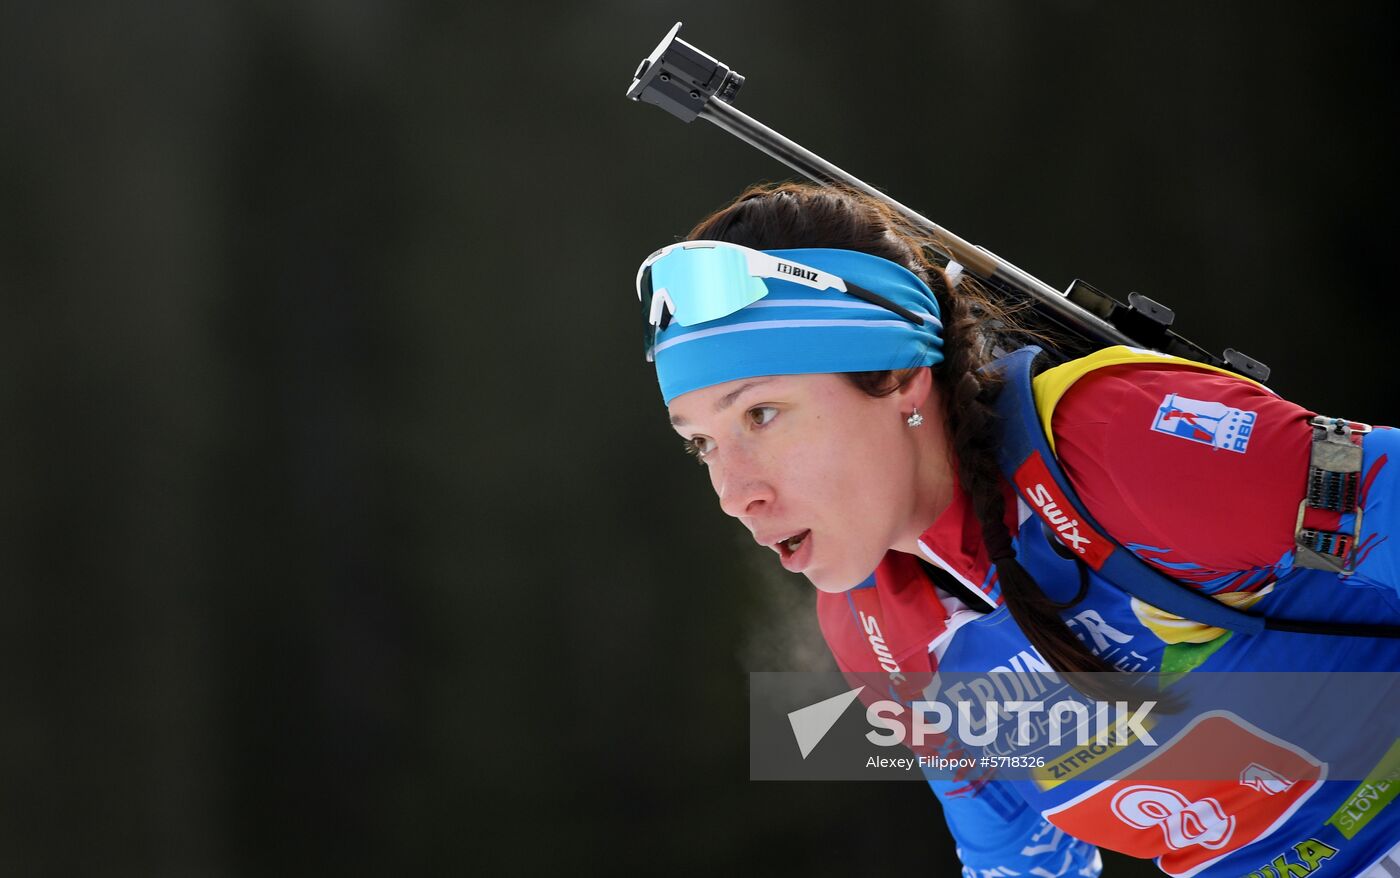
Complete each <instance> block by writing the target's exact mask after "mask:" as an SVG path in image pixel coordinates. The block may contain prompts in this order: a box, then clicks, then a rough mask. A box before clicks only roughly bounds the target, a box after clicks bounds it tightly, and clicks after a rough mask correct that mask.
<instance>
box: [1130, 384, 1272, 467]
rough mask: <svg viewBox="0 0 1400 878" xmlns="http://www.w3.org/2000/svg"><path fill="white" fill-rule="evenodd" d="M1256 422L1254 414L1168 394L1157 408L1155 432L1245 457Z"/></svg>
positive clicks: (1256, 415)
mask: <svg viewBox="0 0 1400 878" xmlns="http://www.w3.org/2000/svg"><path fill="white" fill-rule="evenodd" d="M1257 418H1258V414H1257V413H1255V412H1246V411H1241V410H1240V409H1232V408H1230V407H1229V406H1227V405H1225V403H1223V402H1208V401H1206V400H1200V399H1188V398H1186V397H1184V396H1178V395H1177V394H1175V393H1168V394H1167V395H1166V396H1165V397H1163V399H1162V404H1161V405H1160V406H1158V408H1157V415H1156V417H1155V418H1154V419H1153V421H1152V429H1153V430H1154V431H1156V432H1158V433H1166V434H1167V435H1168V436H1176V437H1177V438H1179V439H1189V440H1191V441H1192V442H1199V443H1201V444H1202V445H1209V446H1211V447H1213V448H1223V449H1225V450H1226V451H1238V452H1239V453H1240V454H1244V452H1245V451H1246V450H1247V449H1248V448H1249V435H1250V433H1252V432H1253V431H1254V421H1255V419H1257Z"/></svg>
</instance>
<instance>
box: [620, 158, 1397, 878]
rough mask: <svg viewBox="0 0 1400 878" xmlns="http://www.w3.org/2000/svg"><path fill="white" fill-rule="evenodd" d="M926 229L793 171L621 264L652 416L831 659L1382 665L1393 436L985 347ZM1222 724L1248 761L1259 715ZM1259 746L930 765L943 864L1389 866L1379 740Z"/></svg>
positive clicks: (1211, 384) (1140, 359) (1341, 871)
mask: <svg viewBox="0 0 1400 878" xmlns="http://www.w3.org/2000/svg"><path fill="white" fill-rule="evenodd" d="M924 243H925V242H922V241H921V240H920V239H919V238H918V237H917V235H916V234H915V233H914V232H913V231H912V230H911V229H909V228H908V226H907V225H906V224H904V223H903V222H902V221H901V220H900V218H899V217H898V216H897V215H895V214H894V213H892V212H891V211H890V210H889V209H887V208H886V207H884V206H883V205H881V204H879V203H878V202H875V201H874V200H873V199H869V198H866V197H864V196H862V195H859V194H856V193H850V192H846V191H841V190H835V189H830V188H819V187H815V186H810V185H803V184H790V183H789V184H781V185H776V186H763V187H755V188H753V189H750V190H749V191H747V192H745V193H744V194H743V195H741V196H740V197H739V198H738V199H737V200H736V201H735V202H734V203H733V204H731V205H730V206H729V207H727V208H725V209H722V210H720V211H718V212H717V213H715V214H714V215H712V216H710V217H708V218H707V219H705V220H704V221H703V222H701V223H700V224H699V225H698V226H696V228H695V229H694V230H692V231H691V233H690V234H689V235H688V236H687V242H686V243H681V244H675V245H672V246H670V247H666V248H663V249H662V250H660V251H657V253H655V254H653V255H652V256H651V257H649V258H648V259H647V260H646V262H644V263H643V265H642V268H641V269H640V271H639V272H638V293H639V295H640V297H641V298H642V303H643V306H644V313H645V316H646V318H647V320H646V323H647V356H648V359H652V360H654V361H655V364H656V370H657V376H658V379H659V382H660V385H661V390H662V395H663V397H664V399H665V402H666V404H667V406H668V409H669V414H670V419H671V423H672V424H673V426H674V427H675V429H676V431H677V432H678V433H679V434H680V435H681V437H682V438H683V439H684V442H685V446H686V449H687V450H688V451H690V452H691V453H693V454H694V455H696V456H697V457H698V459H699V460H700V462H701V463H702V464H703V465H704V466H706V467H707V468H708V471H709V475H710V478H711V481H712V483H713V486H714V489H715V492H716V494H717V495H718V497H719V502H720V506H721V508H722V509H723V510H724V511H725V512H726V513H728V514H729V515H732V516H734V517H735V518H738V519H739V520H740V521H741V522H743V524H744V525H745V527H747V528H748V529H749V530H750V531H751V532H752V534H753V537H754V539H755V541H756V542H758V543H759V544H760V545H763V546H767V547H769V548H771V549H772V550H773V551H774V552H776V553H777V554H778V555H779V557H780V560H781V563H782V565H783V567H785V568H786V569H787V570H790V571H793V572H800V573H802V574H804V575H805V576H806V577H807V578H808V579H809V580H811V582H812V584H813V585H815V586H816V587H817V589H818V590H819V592H820V594H819V596H818V614H819V621H820V623H821V628H822V632H823V634H824V636H825V637H826V640H827V642H828V644H829V646H830V647H831V649H832V652H833V653H834V655H835V657H836V660H837V663H838V665H839V666H840V667H841V668H842V670H844V671H848V672H853V673H866V672H876V673H878V672H882V671H884V672H888V671H890V670H891V667H894V668H896V669H898V670H899V671H900V672H901V673H904V674H911V673H914V672H920V673H927V672H930V671H933V670H938V671H942V672H952V671H966V672H986V671H988V670H989V669H992V668H997V667H1008V666H1010V667H1048V668H1051V669H1053V670H1054V671H1055V672H1080V671H1085V672H1095V671H1097V672H1114V673H1118V672H1123V671H1145V672H1163V673H1174V674H1179V673H1184V672H1187V671H1193V670H1194V671H1322V670H1326V671H1335V672H1346V671H1377V670H1382V671H1394V670H1397V669H1400V640H1397V639H1395V638H1394V637H1393V636H1378V634H1379V633H1380V632H1378V631H1377V629H1374V628H1372V629H1368V628H1366V626H1367V625H1372V626H1377V625H1379V626H1386V625H1391V626H1393V625H1395V624H1396V623H1397V622H1400V596H1397V584H1400V573H1398V572H1397V569H1396V565H1397V554H1396V545H1395V542H1394V541H1391V540H1390V539H1389V534H1390V531H1391V530H1393V528H1394V525H1393V519H1394V517H1395V516H1396V512H1395V504H1396V501H1397V499H1400V489H1397V482H1396V475H1395V471H1396V468H1397V467H1396V466H1395V465H1393V463H1392V458H1393V457H1394V456H1395V455H1396V454H1397V453H1400V433H1397V432H1396V431H1393V430H1390V429H1386V428H1380V427H1377V428H1375V429H1370V428H1368V427H1367V426H1366V425H1364V424H1361V423H1356V422H1350V421H1343V420H1339V419H1324V418H1319V417H1318V416H1317V413H1314V412H1311V411H1308V410H1307V409H1305V408H1302V407H1300V406H1298V405H1295V404H1293V403H1291V402H1288V401H1287V400H1283V399H1280V398H1279V397H1278V396H1276V395H1275V394H1273V393H1272V392H1271V391H1269V390H1268V389H1266V388H1264V387H1263V386H1261V385H1259V384H1257V383H1255V382H1253V381H1251V380H1248V379H1246V378H1243V377H1240V376H1238V375H1235V374H1233V373H1230V372H1226V371H1223V370H1220V369H1216V368H1213V367H1209V366H1204V365H1201V364H1198V363H1193V362H1189V361H1186V360H1180V359H1176V358H1171V357H1165V356H1162V355H1160V354H1156V353H1153V352H1150V351H1139V350H1135V349H1131V348H1124V347H1118V348H1109V349H1106V350H1103V351H1099V352H1096V353H1094V354H1092V355H1090V356H1087V357H1083V358H1080V359H1076V360H1070V361H1069V362H1067V363H1063V364H1061V365H1058V366H1055V367H1053V368H1049V369H1047V370H1044V371H1041V372H1040V373H1039V374H1033V371H1034V370H1033V367H1032V361H1033V359H1034V358H1035V357H1034V349H1031V348H1025V349H1021V350H1020V351H1019V352H1018V353H1016V354H1013V355H1010V356H1007V357H1003V358H1002V359H1000V360H997V361H996V362H993V360H994V358H993V355H992V353H991V351H992V350H993V348H994V347H995V346H998V345H1000V346H1001V347H1004V348H1010V347H1016V346H1017V345H1019V344H1020V343H1021V342H1023V341H1024V336H1023V335H1018V332H1019V331H1018V329H1017V324H1016V321H1015V319H1014V315H1011V314H1008V313H1006V312H1005V311H1004V310H1002V309H1000V308H998V306H997V305H996V304H995V303H994V302H993V301H992V300H991V299H989V298H988V297H987V296H985V295H983V294H982V293H980V292H979V290H978V288H977V286H976V284H975V283H974V282H973V281H972V280H971V279H970V278H967V277H962V278H959V277H958V276H957V273H956V267H955V266H954V267H952V268H953V271H952V272H950V271H949V270H947V269H945V268H944V267H941V266H940V265H938V264H937V263H935V262H933V261H931V260H930V259H929V258H928V257H927V255H926V249H925V247H924ZM991 327H995V334H994V331H993V330H992V329H991ZM1144 583H1147V586H1150V587H1151V588H1156V589H1158V590H1157V591H1155V592H1153V591H1150V590H1148V591H1144V588H1145V587H1147V586H1144ZM1163 583H1166V584H1167V585H1169V587H1170V589H1171V590H1172V592H1173V593H1177V592H1179V593H1184V594H1186V595H1187V596H1188V597H1189V598H1190V599H1191V600H1193V601H1195V602H1196V603H1194V604H1193V603H1189V602H1188V603H1186V604H1182V603H1180V602H1179V601H1178V600H1177V599H1176V598H1174V597H1172V598H1171V600H1168V598H1169V597H1171V595H1168V594H1167V593H1165V592H1163V591H1161V589H1162V587H1163ZM1144 594H1148V595H1153V594H1155V595H1160V596H1161V597H1162V600H1161V601H1158V602H1157V603H1156V604H1154V603H1153V602H1152V601H1149V600H1144V599H1143V597H1142V595H1144ZM1134 595H1136V597H1135V596H1134ZM1164 605H1165V606H1171V607H1172V608H1174V609H1178V610H1180V609H1181V607H1182V606H1185V607H1187V608H1188V609H1187V611H1183V612H1171V611H1170V610H1168V609H1166V608H1165V606H1164ZM1243 612H1247V613H1248V614H1249V615H1248V617H1247V618H1248V620H1249V625H1253V626H1255V627H1253V628H1250V627H1249V625H1246V626H1244V627H1243V628H1241V627H1239V626H1237V625H1235V624H1234V623H1233V622H1232V621H1231V620H1238V619H1239V618H1240V617H1241V616H1240V614H1241V613H1243ZM1222 613H1224V614H1226V615H1223V616H1222V615H1220V614H1222ZM1230 614H1234V615H1230ZM1008 617H1009V618H1008ZM1261 620H1269V621H1268V622H1267V623H1264V622H1261ZM1296 620H1307V622H1308V624H1305V625H1303V626H1301V627H1303V628H1304V629H1307V628H1308V627H1309V625H1312V626H1313V627H1314V628H1316V627H1317V626H1322V627H1323V628H1326V626H1328V625H1330V626H1332V629H1334V630H1331V631H1330V633H1321V634H1320V633H1317V631H1316V630H1311V631H1307V630H1305V631H1297V630H1288V629H1289V626H1290V624H1291V623H1292V622H1294V621H1296ZM872 625H873V626H877V627H878V629H879V631H880V635H881V636H880V638H879V642H878V643H876V640H875V639H873V638H872V637H871V636H870V631H871V630H872ZM1295 627H1297V626H1295ZM1232 629H1233V630H1232ZM1368 631H1369V632H1371V633H1369V634H1368ZM1018 662H1019V663H1020V664H1018ZM1358 697H1359V701H1358V708H1357V709H1358V714H1357V716H1358V717H1361V716H1364V715H1365V712H1366V710H1368V709H1388V708H1386V706H1385V705H1366V704H1365V703H1364V701H1365V698H1364V694H1359V696H1358ZM1217 731H1220V730H1218V729H1217ZM1225 731H1226V732H1227V733H1228V734H1237V735H1242V736H1246V737H1248V736H1250V735H1260V736H1262V737H1261V738H1260V740H1261V741H1265V739H1267V741H1266V742H1265V743H1259V742H1253V743H1255V744H1258V748H1256V749H1255V750H1253V751H1250V752H1255V753H1259V752H1262V753H1265V754H1266V755H1265V756H1261V757H1258V760H1260V761H1263V762H1269V759H1270V758H1271V757H1269V756H1268V755H1267V754H1268V753H1270V752H1272V751H1270V750H1269V747H1270V746H1273V744H1277V741H1275V740H1274V739H1273V738H1271V737H1269V735H1267V734H1265V733H1264V732H1261V731H1260V730H1258V729H1256V728H1254V727H1253V726H1249V725H1248V724H1244V723H1241V724H1238V725H1237V727H1231V728H1229V729H1226V730H1225ZM1251 741H1252V739H1251ZM1268 742H1273V744H1271V743H1268ZM1259 748H1262V749H1259ZM1277 749H1278V755H1277V761H1276V762H1274V763H1271V764H1272V766H1273V767H1270V766H1269V765H1264V766H1262V767H1261V766H1260V765H1259V764H1257V762H1251V763H1250V764H1249V765H1246V766H1241V773H1240V775H1239V778H1238V779H1234V778H1233V777H1230V778H1225V777H1219V778H1215V779H1213V780H1210V781H1200V780H1194V781H1192V780H1183V781H1181V782H1180V783H1177V784H1175V785H1173V784H1171V783H1168V782H1161V781H1154V782H1153V783H1150V784H1148V783H1135V781H1134V777H1133V776H1131V774H1130V775H1129V776H1125V777H1119V778H1117V779H1114V780H1110V781H1105V782H1102V783H1097V784H1092V783H1081V784H1045V783H1042V784H1036V783H1031V782H1020V781H1016V782H1005V783H1003V782H996V781H991V782H969V781H968V780H967V779H943V780H940V779H934V780H931V781H930V784H931V786H932V787H933V788H934V791H935V792H936V793H937V794H938V797H939V799H940V801H941V803H942V806H943V811H944V815H945V818H946V820H947V823H948V826H949V828H950V830H951V831H952V833H953V836H954V838H955V841H956V843H957V847H958V853H959V856H960V857H961V859H962V862H963V865H964V870H965V873H966V874H973V875H983V874H986V875H1032V874H1035V875H1045V876H1058V875H1093V874H1096V873H1097V871H1098V869H1099V858H1098V852H1097V849H1096V846H1099V845H1101V846H1106V847H1109V848H1111V849H1114V850H1119V851H1122V852H1124V853H1127V854H1129V855H1132V856H1138V857H1150V858H1155V859H1156V860H1157V863H1158V865H1159V867H1160V868H1161V869H1162V870H1163V871H1165V872H1167V873H1168V874H1172V875H1179V876H1186V875H1204V876H1216V875H1247V874H1250V873H1255V874H1259V875H1261V876H1262V875H1272V876H1278V878H1284V876H1292V875H1303V874H1311V873H1312V872H1313V871H1318V872H1319V875H1321V876H1323V878H1325V876H1327V875H1360V874H1368V875H1369V874H1374V875H1378V876H1379V875H1385V876H1392V878H1400V859H1397V856H1398V854H1397V841H1400V805H1396V804H1392V801H1393V799H1395V798H1396V797H1397V793H1400V764H1396V762H1395V757H1396V753H1397V752H1400V750H1396V749H1392V750H1391V751H1389V753H1386V755H1385V756H1384V757H1382V758H1380V759H1379V760H1378V762H1377V764H1376V767H1375V770H1374V771H1372V772H1371V774H1370V775H1368V778H1367V781H1366V782H1362V783H1358V781H1356V780H1355V779H1352V780H1329V779H1326V777H1325V773H1324V772H1323V770H1322V769H1321V768H1319V767H1318V766H1317V765H1314V764H1312V763H1310V762H1309V761H1308V758H1307V754H1305V753H1300V752H1299V751H1298V750H1297V748H1291V749H1290V748H1289V747H1288V746H1286V745H1283V744H1279V745H1278V748H1277ZM1385 750H1386V748H1385V747H1381V752H1383V753H1384V752H1385ZM1367 784H1369V786H1368V785H1367ZM1363 800H1364V801H1363ZM1363 805H1364V809H1363V808H1362V806H1363Z"/></svg>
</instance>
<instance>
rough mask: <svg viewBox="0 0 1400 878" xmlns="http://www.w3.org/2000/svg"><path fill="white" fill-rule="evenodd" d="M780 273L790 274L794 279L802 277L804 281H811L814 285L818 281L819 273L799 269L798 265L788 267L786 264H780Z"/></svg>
mask: <svg viewBox="0 0 1400 878" xmlns="http://www.w3.org/2000/svg"><path fill="white" fill-rule="evenodd" d="M778 273H779V274H790V275H793V276H794V277H800V278H802V279H803V280H809V281H812V282H814V283H815V282H816V280H817V273H816V272H815V271H807V270H806V269H803V268H798V267H797V266H796V265H788V264H787V263H786V262H779V263H778Z"/></svg>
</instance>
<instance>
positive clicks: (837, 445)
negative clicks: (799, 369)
mask: <svg viewBox="0 0 1400 878" xmlns="http://www.w3.org/2000/svg"><path fill="white" fill-rule="evenodd" d="M932 394H933V390H932V379H931V377H930V375H929V370H927V369H923V370H921V374H920V375H919V376H918V377H917V378H916V379H915V380H913V381H911V382H909V384H907V385H906V386H905V387H904V388H902V389H901V390H899V391H896V392H895V393H894V394H892V395H890V396H886V397H880V398H876V397H871V396H868V395H867V394H865V393H863V392H861V391H860V390H858V389H857V388H856V387H855V386H853V385H852V384H851V383H850V382H849V381H847V380H846V379H845V378H843V377H842V376H840V375H832V374H819V375H779V376H772V377H766V378H744V379H739V380H737V381H729V382H725V383H724V384H717V385H714V386H712V387H706V388H703V389H700V390H694V391H691V392H690V393H686V394H682V395H681V396H678V397H676V399H674V400H673V401H672V402H671V406H670V413H671V423H672V425H673V426H674V427H675V429H676V432H678V433H679V434H680V435H681V436H682V437H683V438H685V439H686V440H687V442H688V444H690V445H691V446H693V450H694V451H695V452H696V453H697V455H698V456H699V457H700V459H701V461H702V463H703V464H704V465H705V466H706V467H707V468H708V469H709V473H710V482H711V484H713V485H714V489H715V493H716V494H717V495H719V504H720V508H722V509H723V510H724V511H725V512H727V513H728V514H730V515H732V516H734V517H735V518H737V519H739V520H740V521H742V522H743V523H744V526H745V527H747V528H748V529H749V531H750V533H752V534H753V536H754V540H755V541H756V542H758V543H759V545H762V546H766V547H768V548H771V549H773V550H774V551H775V552H777V553H778V554H779V556H780V557H781V560H782V564H783V566H784V567H785V568H787V569H788V570H791V571H793V572H797V573H802V574H803V575H805V576H806V577H807V578H808V579H809V580H811V581H812V584H813V585H815V586H816V587H817V588H819V589H821V590H822V591H828V592H841V591H845V590H846V589H849V588H851V587H853V586H856V585H858V584H860V582H861V581H862V580H864V579H865V578H866V577H867V576H869V575H870V574H871V572H872V571H874V569H875V567H876V565H877V564H879V562H880V559H881V558H882V557H884V554H885V552H886V551H887V550H889V549H891V548H904V547H907V548H908V549H909V550H911V551H917V549H916V548H915V547H914V542H915V540H917V538H918V536H919V534H920V533H922V531H923V529H924V528H926V527H927V526H928V525H929V524H931V523H932V522H933V519H934V518H935V517H936V516H937V515H938V513H939V512H941V511H942V510H943V508H944V507H945V506H946V505H947V500H948V497H949V496H950V476H949V475H948V472H949V468H948V466H947V456H946V451H945V449H944V445H943V442H944V440H943V438H942V432H941V430H940V429H938V421H939V419H938V418H937V417H929V423H928V425H927V426H924V427H922V428H919V429H911V428H910V427H908V426H907V424H906V423H905V419H906V418H907V417H908V415H909V412H910V411H912V410H913V408H914V407H915V406H916V405H917V406H918V407H919V408H920V409H922V410H923V412H924V413H925V414H926V415H928V414H929V413H930V412H936V411H937V410H938V409H937V407H936V405H930V403H936V400H935V399H934V397H933V396H932ZM797 537H801V539H800V541H798V540H796V539H794V538H797Z"/></svg>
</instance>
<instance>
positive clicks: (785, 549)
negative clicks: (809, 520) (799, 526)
mask: <svg viewBox="0 0 1400 878" xmlns="http://www.w3.org/2000/svg"><path fill="white" fill-rule="evenodd" d="M773 549H774V550H775V551H776V552H777V553H778V555H779V556H780V557H781V559H782V562H783V568H784V569H785V570H788V571H791V572H793V573H800V572H801V571H802V569H803V568H805V567H806V566H807V562H808V561H809V560H811V557H812V531H811V530H804V531H800V532H798V533H795V534H793V535H792V536H789V537H787V538H785V539H781V540H778V541H777V542H776V543H774V544H773Z"/></svg>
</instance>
